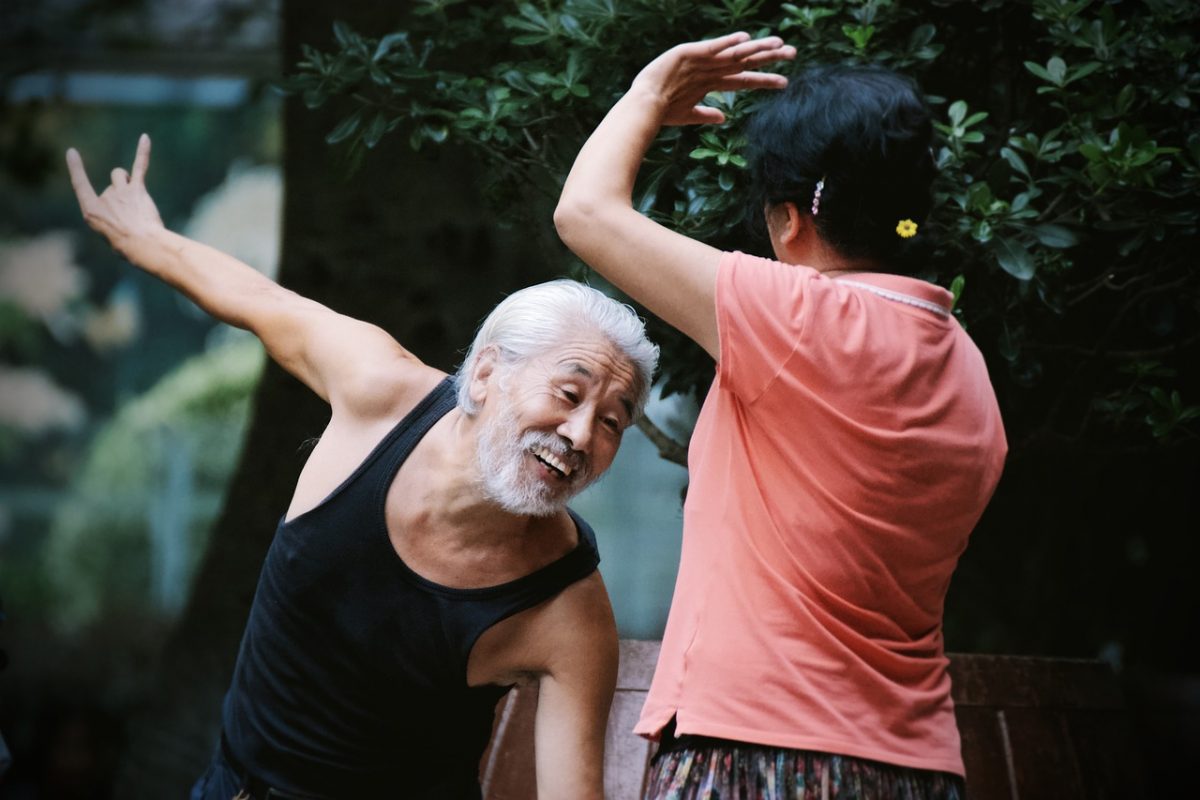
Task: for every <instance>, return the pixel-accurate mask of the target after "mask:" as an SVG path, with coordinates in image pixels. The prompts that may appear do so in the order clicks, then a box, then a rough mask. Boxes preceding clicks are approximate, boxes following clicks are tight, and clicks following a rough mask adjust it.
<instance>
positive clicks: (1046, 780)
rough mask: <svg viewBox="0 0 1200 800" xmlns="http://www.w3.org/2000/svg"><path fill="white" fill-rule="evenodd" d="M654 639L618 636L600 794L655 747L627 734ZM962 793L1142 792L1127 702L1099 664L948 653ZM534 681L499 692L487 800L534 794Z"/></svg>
mask: <svg viewBox="0 0 1200 800" xmlns="http://www.w3.org/2000/svg"><path fill="white" fill-rule="evenodd" d="M658 648H659V643H658V642H657V641H638V640H631V639H626V640H622V641H621V662H620V668H619V670H618V673H617V692H616V696H615V697H614V698H613V706H612V711H611V713H610V715H609V720H608V734H607V737H606V752H605V762H604V789H605V797H606V798H607V799H608V800H634V799H635V798H640V797H641V793H642V788H643V782H644V780H645V777H646V769H647V766H648V764H649V760H650V756H651V755H652V754H653V746H652V745H651V744H650V743H649V742H647V741H645V740H644V739H642V738H641V737H639V736H635V735H634V734H633V733H632V732H631V731H632V730H633V724H634V722H635V720H636V719H637V716H638V714H639V712H640V711H641V707H642V701H643V700H644V698H645V694H646V690H647V689H648V688H649V686H650V678H651V676H652V675H653V673H654V664H655V662H656V661H657V660H658ZM950 673H951V677H952V680H953V687H954V688H953V694H954V702H955V706H956V710H957V715H958V725H959V730H960V732H961V733H962V742H963V760H964V761H965V762H966V767H967V793H968V797H970V799H971V800H1035V799H1036V798H1054V799H1055V800H1073V799H1074V798H1080V799H1081V800H1082V799H1083V798H1089V800H1090V799H1091V798H1114V800H1115V799H1116V798H1120V799H1121V800H1136V798H1141V797H1144V796H1145V792H1144V790H1143V788H1142V786H1143V781H1142V767H1141V761H1140V753H1139V751H1138V750H1137V748H1136V746H1135V744H1136V743H1135V742H1134V741H1133V738H1132V735H1131V732H1130V726H1129V721H1128V715H1127V713H1126V709H1125V703H1124V699H1123V697H1122V695H1121V691H1120V688H1119V686H1118V685H1117V682H1116V678H1115V676H1114V675H1113V674H1112V671H1111V670H1110V669H1109V667H1108V665H1107V664H1105V663H1103V662H1100V661H1086V660H1067V659H1050V658H1031V657H1023V656H988V655H963V654H952V655H951V656H950ZM536 706H537V690H536V689H535V688H521V689H517V690H514V691H513V692H510V693H509V695H508V696H507V697H506V698H505V699H504V700H502V701H501V703H500V706H499V707H498V709H497V714H496V726H495V732H494V735H493V737H492V745H491V747H490V748H489V749H488V752H487V753H486V754H485V755H484V758H483V762H482V764H481V779H482V783H483V795H484V798H486V800H534V799H535V798H536V797H537V791H536V788H535V786H534V767H533V720H534V711H535V709H536Z"/></svg>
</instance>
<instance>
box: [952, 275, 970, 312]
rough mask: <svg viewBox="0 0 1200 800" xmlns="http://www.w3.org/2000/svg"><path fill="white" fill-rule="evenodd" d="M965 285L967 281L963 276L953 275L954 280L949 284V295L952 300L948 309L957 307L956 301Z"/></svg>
mask: <svg viewBox="0 0 1200 800" xmlns="http://www.w3.org/2000/svg"><path fill="white" fill-rule="evenodd" d="M966 285H967V279H966V277H965V276H963V275H955V276H954V280H953V281H951V282H950V294H951V295H952V296H953V298H954V299H953V300H952V301H951V303H950V308H952V309H953V308H954V307H955V306H957V305H958V299H959V298H960V297H962V293H963V287H965V286H966Z"/></svg>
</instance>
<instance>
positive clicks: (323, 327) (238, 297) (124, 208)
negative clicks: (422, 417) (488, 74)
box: [67, 134, 422, 415]
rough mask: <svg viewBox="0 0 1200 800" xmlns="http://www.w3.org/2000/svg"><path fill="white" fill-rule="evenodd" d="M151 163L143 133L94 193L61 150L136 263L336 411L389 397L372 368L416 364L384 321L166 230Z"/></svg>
mask: <svg viewBox="0 0 1200 800" xmlns="http://www.w3.org/2000/svg"><path fill="white" fill-rule="evenodd" d="M149 165H150V137H148V136H146V135H145V134H142V136H141V137H140V138H139V139H138V147H137V156H136V157H135V159H134V162H133V169H132V171H131V172H128V173H126V171H125V170H124V169H121V168H120V167H118V168H116V169H114V170H113V171H112V173H111V180H112V183H111V185H110V186H108V187H107V188H106V189H104V191H103V192H101V193H100V194H99V195H97V194H96V192H95V190H94V189H93V188H92V184H91V182H90V181H89V180H88V177H87V173H86V172H85V171H84V166H83V159H82V158H81V157H80V155H79V153H78V152H77V151H76V150H75V149H73V148H72V149H71V150H68V151H67V167H68V169H69V171H70V174H71V185H72V186H73V187H74V189H75V195H76V197H77V198H78V200H79V207H80V210H81V211H82V212H83V217H84V219H85V220H86V221H87V223H88V225H89V226H91V227H92V229H93V230H96V231H97V232H99V233H100V234H102V235H103V236H104V237H105V238H106V239H107V240H108V242H109V244H110V245H112V247H113V248H114V249H115V250H116V251H117V252H118V253H120V254H121V255H122V256H124V257H125V258H126V259H128V260H129V261H130V262H131V263H132V264H134V265H135V266H137V267H139V268H141V269H142V270H145V271H146V272H148V273H150V274H151V275H154V276H156V277H158V278H160V279H161V280H163V281H165V282H166V283H168V284H170V285H171V286H173V287H174V288H176V289H178V290H179V291H180V292H182V293H183V294H184V295H186V296H187V297H188V298H189V299H191V300H192V301H193V302H195V303H196V304H197V305H199V306H200V307H201V308H203V309H204V310H205V311H206V312H208V313H209V314H211V315H212V316H214V317H216V318H217V319H219V320H221V321H222V322H226V323H228V324H230V325H234V326H236V327H239V328H244V329H246V330H249V331H251V332H252V333H254V334H255V335H256V336H257V337H258V338H259V339H260V340H262V343H263V345H264V346H265V347H266V348H267V352H268V353H269V354H270V356H271V358H273V359H274V360H275V361H277V362H278V363H279V364H280V366H282V367H283V368H284V369H286V370H287V371H288V372H290V373H292V374H293V375H295V376H296V377H297V378H299V379H300V380H301V381H302V382H303V383H304V384H305V385H306V386H308V387H309V388H310V389H312V390H313V391H314V392H316V393H317V394H318V395H319V396H320V397H321V398H322V399H324V400H325V401H326V402H328V403H329V404H330V405H331V406H333V408H334V410H335V411H337V410H339V409H342V410H345V411H347V412H349V413H351V414H359V413H362V414H367V415H370V414H373V413H378V412H379V409H376V408H374V407H373V406H375V405H376V404H378V403H386V402H389V398H388V397H386V396H385V394H386V392H384V391H382V389H383V385H384V384H382V383H377V382H375V381H372V380H371V379H370V374H388V375H390V376H391V377H392V378H393V381H394V380H395V379H396V378H397V377H398V376H403V375H404V374H405V373H406V372H407V371H409V368H410V367H411V368H416V369H420V368H422V365H421V362H420V361H418V360H417V359H416V357H415V356H413V355H412V354H411V353H409V352H408V351H407V350H405V349H404V348H403V347H401V346H400V345H399V343H397V342H396V340H395V339H393V338H392V337H391V336H389V335H388V334H387V333H386V332H384V331H383V330H382V329H380V328H378V327H376V326H374V325H370V324H368V323H365V322H362V321H359V320H356V319H352V318H350V317H346V316H343V315H341V314H338V313H336V312H334V311H331V310H330V309H328V308H326V307H325V306H323V305H321V304H320V303H317V302H315V301H313V300H309V299H307V298H305V297H301V296H300V295H298V294H296V293H295V292H292V291H290V290H288V289H285V288H283V287H282V286H280V285H279V284H277V283H275V282H274V281H272V280H271V279H270V278H267V277H266V276H265V275H263V274H262V273H260V272H258V271H257V270H255V269H254V268H252V267H250V266H248V265H246V264H243V263H242V262H241V261H238V260H237V259H235V258H233V257H231V256H229V255H226V254H225V253H222V252H220V251H219V250H215V249H213V248H211V247H208V246H207V245H204V244H201V243H199V242H195V241H192V240H191V239H188V238H186V237H184V236H180V235H179V234H177V233H173V232H171V231H169V230H167V229H166V227H164V225H163V223H162V219H161V217H160V216H159V213H158V208H157V207H156V206H155V205H154V201H153V200H152V199H151V197H150V195H149V193H148V192H147V191H146V170H147V168H148V167H149ZM371 386H377V387H379V388H378V389H370V388H369V387H371ZM395 399H399V398H395V397H394V396H393V397H392V398H391V401H392V402H394V400H395Z"/></svg>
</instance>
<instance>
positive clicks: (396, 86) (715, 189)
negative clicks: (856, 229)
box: [287, 0, 1200, 454]
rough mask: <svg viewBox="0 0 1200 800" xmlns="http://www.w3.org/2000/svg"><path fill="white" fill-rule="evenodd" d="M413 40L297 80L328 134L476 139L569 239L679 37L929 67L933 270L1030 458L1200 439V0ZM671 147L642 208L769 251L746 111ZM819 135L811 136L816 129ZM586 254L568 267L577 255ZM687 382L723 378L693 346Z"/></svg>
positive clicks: (682, 385) (600, 11) (476, 33)
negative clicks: (332, 112) (740, 35)
mask: <svg viewBox="0 0 1200 800" xmlns="http://www.w3.org/2000/svg"><path fill="white" fill-rule="evenodd" d="M414 5H415V10H414V11H413V13H412V14H411V15H410V17H409V19H408V20H407V23H406V24H407V27H406V28H405V30H402V31H394V32H372V34H373V35H367V34H362V33H359V32H356V31H353V30H350V29H349V28H348V27H346V26H344V25H338V26H336V28H335V31H334V33H335V42H334V43H333V45H332V47H330V48H328V49H321V48H318V47H316V46H310V47H307V48H305V52H304V59H303V61H302V62H301V63H300V64H298V65H297V67H296V73H295V74H294V75H293V76H292V77H291V78H290V79H289V80H288V82H287V88H288V89H289V90H291V91H295V92H298V93H300V94H302V96H303V98H304V101H305V102H306V103H307V104H308V105H309V106H312V107H317V106H320V105H322V104H325V103H328V102H334V103H338V104H341V105H343V106H344V107H345V108H346V116H345V118H344V119H343V120H342V122H341V123H340V124H339V125H337V127H336V128H334V129H333V130H332V131H331V132H330V133H329V136H328V141H329V142H330V143H331V144H338V143H341V144H342V146H348V147H349V148H350V150H349V152H350V153H351V155H352V156H353V158H355V159H361V158H362V157H363V156H364V155H365V153H366V151H368V150H370V149H371V148H373V147H374V146H375V145H376V144H377V143H378V142H379V141H380V140H381V138H382V137H384V136H385V135H389V134H399V135H403V136H405V137H407V139H408V141H409V142H410V144H411V145H412V146H413V147H414V148H421V147H426V146H431V145H439V144H441V143H443V142H448V141H453V142H456V143H459V144H461V145H465V146H466V147H468V148H469V149H471V150H472V151H474V153H475V154H476V155H477V156H478V157H479V163H480V164H481V165H482V166H483V167H484V169H485V171H486V182H487V186H488V190H489V192H490V193H491V195H492V196H493V197H494V198H495V199H496V200H497V202H498V204H499V205H500V207H501V208H503V209H507V213H509V214H511V215H514V216H515V215H517V214H519V213H524V214H525V218H526V220H529V219H532V220H535V221H536V224H540V225H547V226H548V225H549V224H550V222H549V219H550V215H549V210H550V207H551V204H552V202H553V199H554V198H555V196H556V195H557V191H558V187H559V186H560V185H561V182H562V180H563V178H564V177H565V175H566V173H567V170H568V169H569V167H570V164H571V162H572V160H573V158H574V155H575V153H576V151H577V150H578V148H579V146H580V145H581V144H582V142H583V140H584V139H585V138H586V136H587V134H588V133H589V132H590V130H591V129H592V127H593V126H594V125H595V124H596V123H597V122H598V121H599V119H600V118H601V116H602V115H603V114H604V112H605V111H606V110H607V108H608V107H609V106H610V105H611V104H612V102H613V101H614V100H615V98H617V97H618V96H619V95H620V93H621V92H622V91H623V90H624V89H625V88H626V87H627V86H628V84H629V81H630V80H631V79H632V77H633V75H634V74H635V73H636V71H637V70H638V69H639V68H640V67H641V66H642V65H643V64H644V63H646V62H647V61H649V60H650V59H651V58H652V57H654V56H655V55H656V54H657V53H659V52H661V51H662V50H664V49H666V48H667V47H669V46H671V45H673V44H676V43H678V42H681V41H686V40H690V39H699V38H706V37H709V36H713V35H717V34H720V33H726V32H729V31H732V30H748V31H751V32H754V33H764V32H768V31H771V32H777V33H780V34H781V35H783V36H784V37H786V38H787V39H788V40H789V41H790V42H791V43H793V44H795V45H796V46H797V48H798V50H799V55H798V58H797V63H799V64H804V63H807V62H815V61H872V62H880V63H883V64H886V65H888V66H890V67H892V68H895V69H897V70H900V71H903V72H906V73H909V74H911V75H914V76H915V77H916V78H917V79H918V80H919V81H920V82H921V84H922V86H923V88H924V90H925V91H926V92H927V93H928V95H929V99H930V101H931V103H933V105H934V107H935V111H936V115H937V118H938V125H937V129H938V132H939V136H940V143H939V145H938V149H937V161H938V164H939V167H940V169H941V173H940V177H939V180H938V185H937V205H936V208H935V210H934V212H933V215H932V217H931V219H930V220H929V222H928V223H927V224H926V225H925V226H923V228H922V231H921V234H920V238H921V239H923V240H924V241H925V242H926V243H927V244H928V257H927V263H928V269H927V270H926V274H925V277H927V278H929V279H930V280H934V281H937V282H939V283H942V284H943V285H945V286H947V287H951V288H952V289H953V291H954V292H955V295H956V297H958V299H959V301H958V307H957V308H956V314H957V315H958V317H959V319H960V320H961V321H962V322H963V324H964V325H966V326H967V328H968V330H969V331H970V332H971V334H972V335H973V336H974V338H975V339H976V341H977V342H978V343H979V345H980V347H981V348H982V349H983V350H984V352H985V354H986V355H987V357H988V359H989V363H990V364H991V367H992V372H993V377H994V380H995V382H996V384H997V387H998V389H999V393H1000V396H1001V402H1002V405H1003V407H1004V411H1005V416H1006V419H1007V424H1008V428H1009V435H1010V441H1011V442H1012V444H1013V449H1014V454H1015V453H1017V452H1020V451H1021V450H1022V449H1025V448H1028V447H1030V446H1032V445H1037V444H1047V443H1049V444H1051V446H1053V443H1054V442H1056V441H1060V440H1066V441H1071V442H1079V441H1084V442H1086V443H1087V444H1088V446H1098V447H1109V448H1111V447H1120V448H1130V447H1132V448H1142V447H1146V446H1155V445H1157V446H1162V445H1167V446H1172V445H1185V446H1189V445H1190V446H1195V443H1196V442H1197V440H1200V434H1198V432H1197V431H1198V422H1197V420H1198V418H1200V405H1198V404H1197V402H1198V398H1200V387H1198V386H1197V380H1196V378H1197V376H1196V372H1197V371H1196V370H1195V369H1194V368H1192V367H1193V366H1194V364H1195V362H1196V360H1197V350H1198V347H1197V345H1198V343H1200V324H1198V317H1200V270H1197V269H1196V266H1195V264H1194V259H1195V253H1196V252H1197V249H1198V245H1200V242H1198V241H1197V219H1198V217H1200V203H1198V202H1197V196H1198V195H1200V132H1198V131H1200V128H1198V126H1197V114H1196V111H1195V108H1196V103H1197V102H1198V99H1200V98H1198V97H1197V95H1198V93H1200V46H1198V45H1197V42H1196V38H1195V31H1196V30H1198V29H1200V26H1198V25H1197V23H1198V22H1200V5H1197V4H1195V3H1193V2H1188V0H1174V1H1172V0H1143V1H1142V2H1121V0H1108V1H1107V2H1103V1H1101V0H1028V1H1027V2H999V0H986V1H984V2H955V1H953V0H930V2H926V3H921V4H919V5H917V4H913V3H907V4H901V3H898V2H891V0H867V2H843V0H826V1H825V2H821V3H816V4H811V5H799V4H791V3H783V4H773V3H765V2H762V1H761V0H724V2H719V3H717V2H688V1H686V0H674V1H671V0H665V1H662V2H647V1H646V0H630V1H628V2H618V0H564V1H563V2H539V3H526V2H517V3H495V4H473V3H465V2H462V1H461V0H441V1H440V2H437V1H434V0H426V1H425V2H417V3H415V4H414ZM756 100H757V98H756V97H755V96H753V95H737V96H732V95H723V96H722V95H718V96H713V97H712V98H711V101H712V102H713V103H714V104H718V105H721V106H722V107H723V108H725V109H726V111H727V113H728V116H729V117H730V124H727V125H725V126H722V127H719V128H713V127H710V128H693V129H686V130H684V129H671V130H668V131H665V132H664V133H663V135H662V136H661V137H660V139H659V141H658V143H657V145H656V146H655V148H654V149H653V151H652V153H651V155H650V157H649V159H648V161H647V163H646V164H645V166H644V168H643V170H642V173H641V176H640V181H639V188H638V194H637V196H636V198H635V200H636V203H637V205H638V207H639V208H640V209H641V210H642V211H644V212H645V213H647V214H649V215H651V216H653V217H655V218H657V219H659V220H662V221H663V222H665V223H666V224H668V225H671V226H672V227H674V228H676V229H678V230H680V231H682V232H684V233H686V234H688V235H690V236H693V237H696V238H700V239H703V240H705V241H708V242H710V243H713V244H715V245H718V246H722V247H728V248H732V247H738V248H742V249H752V250H758V251H762V249H763V248H762V246H761V244H759V243H756V242H755V241H753V239H752V234H751V233H750V231H749V229H748V227H747V226H746V225H744V224H743V222H744V219H745V211H744V208H743V205H742V203H741V202H740V199H739V198H740V191H739V189H740V187H741V186H742V182H743V180H744V177H745V176H744V171H743V166H744V161H743V160H742V157H741V155H740V150H741V147H742V140H741V138H740V137H739V133H738V131H739V124H738V123H739V121H740V120H742V119H743V118H744V117H745V115H746V114H747V112H749V111H750V110H751V109H752V108H753V105H754V103H755V102H756ZM800 135H802V132H800ZM565 263H566V261H565V256H564V264H565ZM655 335H656V337H657V338H658V339H659V341H660V342H662V343H663V345H664V364H663V369H664V374H665V379H666V387H667V389H668V390H670V391H698V390H701V389H702V388H703V387H704V386H705V384H706V383H707V381H708V379H709V377H710V376H711V365H710V364H709V363H708V361H707V359H706V357H705V356H704V355H703V354H702V353H701V352H700V351H699V349H698V348H695V347H694V346H692V345H691V344H690V343H689V342H686V341H684V340H682V339H681V338H680V337H679V336H678V335H675V334H673V333H672V332H669V331H666V330H663V329H662V328H661V327H659V328H657V329H656V331H655Z"/></svg>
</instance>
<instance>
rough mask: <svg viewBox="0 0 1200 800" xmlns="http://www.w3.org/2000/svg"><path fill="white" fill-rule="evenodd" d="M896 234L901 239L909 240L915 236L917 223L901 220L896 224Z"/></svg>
mask: <svg viewBox="0 0 1200 800" xmlns="http://www.w3.org/2000/svg"><path fill="white" fill-rule="evenodd" d="M896 233H898V234H900V238H901V239H911V238H912V237H914V236H916V235H917V223H915V222H913V221H912V220H911V219H902V220H900V221H899V222H897V223H896Z"/></svg>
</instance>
